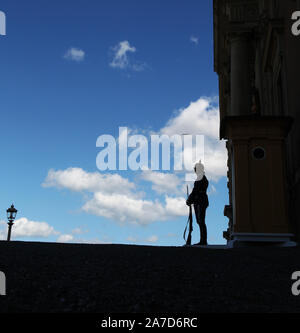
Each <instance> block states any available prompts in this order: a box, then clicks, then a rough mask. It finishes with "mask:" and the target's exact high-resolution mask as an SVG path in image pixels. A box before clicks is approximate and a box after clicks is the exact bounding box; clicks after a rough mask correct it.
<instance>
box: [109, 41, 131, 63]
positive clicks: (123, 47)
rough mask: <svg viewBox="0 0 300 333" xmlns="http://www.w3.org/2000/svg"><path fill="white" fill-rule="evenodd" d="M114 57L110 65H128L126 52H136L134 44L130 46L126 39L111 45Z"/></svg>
mask: <svg viewBox="0 0 300 333" xmlns="http://www.w3.org/2000/svg"><path fill="white" fill-rule="evenodd" d="M112 50H113V51H114V58H113V60H112V62H111V63H110V66H111V67H114V68H120V69H125V68H127V67H128V66H129V60H128V53H134V52H136V48H135V47H134V46H130V44H129V42H128V41H127V40H124V41H123V42H120V43H119V44H118V45H117V46H115V47H113V48H112Z"/></svg>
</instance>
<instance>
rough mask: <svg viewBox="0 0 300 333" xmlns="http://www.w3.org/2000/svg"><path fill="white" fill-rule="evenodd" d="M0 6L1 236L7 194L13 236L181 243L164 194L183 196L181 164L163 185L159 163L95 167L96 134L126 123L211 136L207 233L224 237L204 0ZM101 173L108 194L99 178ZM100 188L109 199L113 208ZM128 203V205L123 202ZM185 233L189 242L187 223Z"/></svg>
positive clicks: (208, 12) (179, 221)
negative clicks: (150, 170) (149, 167)
mask: <svg viewBox="0 0 300 333" xmlns="http://www.w3.org/2000/svg"><path fill="white" fill-rule="evenodd" d="M0 10H1V11H3V12H4V13H5V14H6V19H7V34H6V36H0V49H1V53H0V68H1V79H0V96H1V98H0V106H1V124H2V126H1V132H0V136H1V144H0V146H1V152H2V163H1V171H2V172H1V175H2V177H1V191H0V207H1V210H0V219H1V220H2V222H1V224H0V237H2V238H5V236H6V225H5V224H4V220H5V215H6V214H5V210H6V208H8V206H10V204H11V203H12V202H14V204H15V206H16V208H17V209H18V210H19V213H18V217H17V218H18V219H19V220H18V221H17V223H16V225H15V226H14V229H13V233H12V238H13V239H17V240H38V241H71V242H103V243H122V244H133V243H134V244H152V245H175V246H177V245H182V244H183V239H182V233H183V230H184V227H185V223H186V216H183V213H182V209H183V208H181V213H178V210H179V208H178V209H177V208H176V207H173V208H172V209H171V208H170V207H167V206H166V196H167V197H168V198H169V205H172V203H173V204H174V205H175V203H176V202H177V201H176V200H179V199H180V198H181V199H182V200H183V197H184V193H183V192H180V189H182V186H184V185H185V184H184V182H182V179H181V178H180V175H179V176H177V175H174V174H173V178H166V183H167V180H168V179H169V180H170V181H169V183H171V184H174V186H173V190H172V187H171V189H170V187H169V188H164V186H163V185H164V184H161V183H160V184H157V177H160V176H162V177H163V176H165V173H163V172H161V174H163V175H161V174H151V175H150V176H149V175H148V177H146V176H145V175H143V173H142V172H130V171H125V172H121V171H119V172H109V171H108V172H106V173H101V172H100V171H99V170H98V169H97V166H96V156H97V154H98V153H99V148H97V147H96V140H97V138H98V137H99V136H100V135H103V134H111V135H113V136H116V137H117V135H118V130H119V127H120V126H125V127H128V128H129V129H131V130H133V131H134V132H135V133H141V134H143V133H144V134H145V133H146V134H147V133H150V132H151V131H153V132H156V133H176V131H181V129H182V130H183V131H186V130H188V131H190V132H191V133H192V134H203V135H205V136H206V137H207V138H208V141H207V142H209V143H208V146H209V149H208V151H209V156H208V166H209V170H208V169H207V165H206V171H207V175H208V178H209V177H210V180H211V186H210V192H209V193H210V197H209V198H210V207H209V209H208V211H207V225H208V235H209V239H208V240H209V242H210V243H223V242H224V240H223V239H222V231H223V230H225V229H226V228H227V219H226V218H225V217H224V216H223V207H224V205H225V204H227V200H228V199H227V187H226V178H225V177H224V176H225V175H226V170H225V169H226V167H224V165H225V164H226V159H225V158H224V149H223V148H224V147H222V146H221V145H220V143H219V142H218V140H217V137H216V136H217V135H216V131H215V129H216V124H217V121H218V119H217V117H216V114H217V113H216V108H217V106H216V105H215V104H216V103H215V101H216V96H217V95H218V81H217V75H216V74H215V73H214V72H213V30H212V29H213V28H212V1H209V0H207V1H196V0H188V1H187V0H185V1H183V0H172V1H167V0H166V1H163V2H162V1H158V0H152V1H145V0H139V1H133V0H122V1H121V0H109V1H108V0H98V1H96V0H89V1H86V0H85V1H82V0H76V1H74V2H71V1H66V0H60V1H56V0H51V1H46V0H38V1H37V0H28V1H21V0H18V1H16V0H9V1H5V0H4V1H1V5H0ZM118 52H119V53H118ZM118 54H119V55H121V56H120V57H118ZM201 101H202V102H203V101H205V102H206V104H205V103H204V104H203V103H202V102H201ZM186 118H188V120H187V119H186ZM178 134H180V133H178ZM221 144H222V143H221ZM224 170H225V171H224ZM51 172H52V173H51ZM116 175H117V177H119V178H116V177H115V176H116ZM156 176H157V177H156ZM171 177H172V176H171ZM179 178H180V179H181V182H180V183H179V184H178V186H177V187H176V184H175V183H176V181H178V179H179ZM162 179H163V178H162ZM110 181H112V184H115V185H114V190H113V191H111V192H110V193H109V198H107V197H106V196H105V194H104V193H103V189H102V188H101V186H108V185H107V184H110ZM118 181H120V184H123V183H122V182H125V183H124V184H125V185H124V187H122V188H123V190H124V191H123V192H124V193H123V195H124V198H125V201H124V200H122V197H120V196H118V194H119V192H122V190H120V191H119V190H118ZM85 182H86V183H85ZM94 182H95V183H96V185H95V183H94ZM126 182H127V183H126ZM97 184H99V186H98V187H97ZM121 186H122V185H121ZM121 186H120V187H121ZM126 186H128V188H127V187H126ZM158 187H159V188H158ZM127 190H128V192H126V191H127ZM177 190H178V192H176V191H177ZM109 191H110V190H109ZM108 199H109V200H112V201H113V202H115V203H116V205H115V206H114V208H112V209H110V212H108V211H107V209H108V208H109V207H111V206H110V205H111V203H109V202H108ZM127 199H128V200H129V199H130V201H128V202H129V203H128V205H127V204H125V203H124V202H127V201H126V200H127ZM172 199H173V201H172ZM118 200H119V201H118ZM103 202H107V206H105V207H103ZM178 202H179V201H178ZM181 202H182V201H181ZM131 203H132V205H133V206H134V207H137V208H132V210H130V211H128V209H129V207H127V206H130V204H131ZM144 203H145V204H146V206H147V207H148V208H149V209H150V210H151V211H157V212H158V214H160V209H161V214H162V215H164V218H163V221H159V218H157V219H156V218H155V215H153V216H154V217H153V218H152V219H151V217H150V216H151V212H150V213H149V215H148V217H146V216H145V215H147V214H148V213H147V211H146V212H145V214H143V207H144V206H143V205H144ZM122 204H124V205H125V206H126V207H121V205H122ZM174 205H173V206H174ZM179 206H180V204H178V207H179ZM120 207H121V208H120ZM135 209H137V216H139V217H138V220H134V219H133V216H132V214H133V213H134V212H135ZM139 209H140V210H139ZM176 209H177V210H176ZM173 210H174V211H173ZM1 212H2V213H1ZM112 212H113V213H112ZM139 214H141V215H139ZM180 214H181V215H180ZM143 215H144V216H143ZM18 223H19V224H18ZM194 234H195V237H194V238H193V240H194V241H195V242H196V241H197V242H198V241H199V239H198V238H199V235H198V228H197V227H196V226H195V232H194Z"/></svg>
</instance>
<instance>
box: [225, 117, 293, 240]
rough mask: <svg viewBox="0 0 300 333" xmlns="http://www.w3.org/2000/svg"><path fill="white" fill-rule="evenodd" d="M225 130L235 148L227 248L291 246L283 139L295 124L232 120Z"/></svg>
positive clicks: (274, 119)
mask: <svg viewBox="0 0 300 333" xmlns="http://www.w3.org/2000/svg"><path fill="white" fill-rule="evenodd" d="M224 126H225V138H226V139H230V140H231V142H232V144H231V145H232V153H231V186H232V198H231V199H232V214H231V212H230V214H226V215H230V216H228V217H229V218H231V219H232V228H231V229H230V230H229V235H226V236H227V239H229V243H230V244H237V243H239V242H275V243H287V242H288V241H290V240H291V239H293V237H294V235H293V230H292V226H291V225H290V223H289V220H288V193H287V182H286V170H285V161H286V157H285V155H286V153H285V138H286V137H287V135H288V133H289V131H290V128H291V126H292V119H291V118H289V117H271V116H259V117H257V116H251V115H247V116H231V117H226V118H225V120H224ZM229 208H230V211H231V207H228V208H227V210H229Z"/></svg>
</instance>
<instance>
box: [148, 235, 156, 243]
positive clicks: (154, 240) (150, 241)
mask: <svg viewBox="0 0 300 333" xmlns="http://www.w3.org/2000/svg"><path fill="white" fill-rule="evenodd" d="M146 241H147V242H148V243H156V242H157V241H158V237H157V236H156V235H152V236H150V237H148V238H147V240H146Z"/></svg>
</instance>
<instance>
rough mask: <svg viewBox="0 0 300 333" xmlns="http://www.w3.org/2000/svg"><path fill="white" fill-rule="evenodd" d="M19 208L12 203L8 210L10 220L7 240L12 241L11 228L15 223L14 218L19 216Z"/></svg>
mask: <svg viewBox="0 0 300 333" xmlns="http://www.w3.org/2000/svg"><path fill="white" fill-rule="evenodd" d="M17 212H18V211H17V210H16V208H15V207H14V205H11V206H10V208H8V209H7V210H6V213H7V220H8V223H7V224H8V234H7V241H10V235H11V228H12V226H13V224H14V220H15V218H16V216H17Z"/></svg>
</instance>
